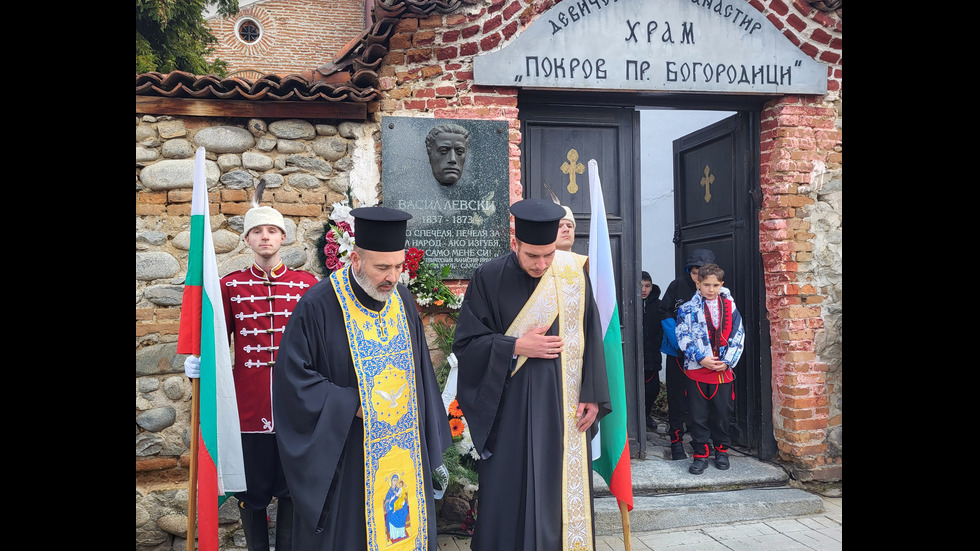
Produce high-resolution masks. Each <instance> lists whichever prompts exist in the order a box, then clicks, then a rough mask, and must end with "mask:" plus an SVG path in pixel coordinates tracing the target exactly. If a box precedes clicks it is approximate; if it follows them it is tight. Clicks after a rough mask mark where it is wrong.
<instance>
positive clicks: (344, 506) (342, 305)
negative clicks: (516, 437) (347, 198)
mask: <svg viewBox="0 0 980 551" xmlns="http://www.w3.org/2000/svg"><path fill="white" fill-rule="evenodd" d="M351 214H352V215H353V216H354V219H355V226H354V230H355V235H356V241H355V245H356V247H355V249H354V251H353V252H352V253H351V264H350V266H348V267H346V268H343V269H340V270H337V271H335V272H334V273H333V274H331V276H330V277H329V278H326V279H324V280H323V281H321V282H320V283H318V284H317V285H315V286H314V287H313V288H312V289H310V290H309V291H307V293H306V295H304V297H303V299H302V300H301V301H300V302H299V304H298V305H297V307H296V309H295V310H294V311H293V315H292V316H291V318H290V320H289V325H288V328H287V330H286V332H285V335H284V336H283V339H282V342H281V344H280V349H279V356H278V358H277V362H276V366H275V374H274V379H273V404H274V410H273V413H274V415H275V416H276V428H277V431H276V434H277V436H278V439H279V452H280V456H281V459H282V465H283V472H284V473H285V475H286V480H287V482H288V484H289V488H290V492H291V495H292V496H293V502H294V505H295V507H294V520H293V527H294V528H293V549H294V550H296V551H314V550H315V551H325V550H345V551H346V550H356V551H359V550H362V549H380V550H385V549H392V550H402V549H405V550H423V549H428V550H436V549H437V548H438V544H437V542H436V513H435V509H434V507H433V495H432V479H431V472H432V471H433V470H435V469H437V468H441V466H442V452H443V451H445V450H446V448H448V447H449V446H450V445H451V444H452V437H451V435H450V431H449V424H448V419H447V416H446V411H445V409H444V408H443V404H442V400H441V398H440V395H439V388H438V386H437V385H436V380H435V374H434V372H433V369H432V364H431V362H430V359H429V350H428V347H427V346H426V342H425V336H424V332H423V330H422V323H421V320H420V319H419V315H418V312H417V310H416V309H415V302H414V299H413V298H412V295H411V293H409V291H408V289H407V288H405V286H404V285H400V284H398V283H397V281H398V276H399V274H400V272H401V269H402V264H403V263H404V260H405V228H406V222H407V220H408V219H409V218H411V215H409V214H408V213H405V212H402V211H399V210H395V209H389V208H384V207H369V208H358V209H354V210H353V211H351Z"/></svg>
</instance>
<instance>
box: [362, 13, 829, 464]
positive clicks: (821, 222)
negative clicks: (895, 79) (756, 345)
mask: <svg viewBox="0 0 980 551" xmlns="http://www.w3.org/2000/svg"><path fill="white" fill-rule="evenodd" d="M556 4H559V2H557V1H555V0H485V1H484V2H480V3H477V5H476V6H473V7H470V8H466V9H463V10H461V11H459V12H457V13H454V14H450V15H433V16H429V17H424V18H407V19H403V20H402V21H401V22H400V23H399V24H398V27H397V29H396V32H395V34H394V35H393V36H392V39H391V42H390V47H391V50H390V52H389V54H388V56H387V58H386V59H385V61H384V63H383V65H382V67H381V68H380V69H379V74H380V75H381V77H382V78H381V88H382V89H383V91H384V92H385V98H384V99H383V100H382V101H381V102H380V104H379V109H378V111H377V113H376V115H378V116H380V115H398V116H429V117H435V118H461V119H499V120H507V121H509V122H510V187H511V190H510V193H511V199H512V201H513V200H517V199H519V198H520V197H521V195H522V192H523V189H522V185H521V181H520V178H521V175H520V169H521V167H520V143H521V133H520V126H519V123H518V120H517V116H518V105H517V89H516V88H508V87H486V86H477V85H474V84H473V82H472V79H473V56H475V55H477V54H480V53H483V52H488V51H492V50H495V49H497V48H500V47H503V46H505V45H506V44H507V43H508V42H509V41H510V40H511V39H512V38H514V37H515V36H516V35H517V34H519V33H520V31H521V30H522V29H523V28H524V27H526V26H527V25H528V24H529V23H530V22H531V21H532V20H534V19H535V18H536V17H538V16H539V15H540V14H542V13H543V12H545V11H547V10H548V9H549V8H552V7H554V6H555V5H556ZM751 4H752V5H753V6H754V7H755V8H756V9H758V10H759V11H760V12H762V13H764V14H765V15H766V17H767V18H768V19H769V21H771V22H772V23H773V24H774V25H775V26H776V27H777V28H778V29H780V30H782V31H783V33H784V35H786V36H787V37H788V38H789V39H790V40H791V41H792V42H793V43H794V44H796V45H797V46H798V47H799V48H800V49H801V50H802V51H804V52H806V53H807V54H808V55H810V56H811V57H813V58H814V59H816V60H818V61H820V62H822V63H824V64H827V65H828V66H829V69H828V94H827V95H826V96H822V97H818V96H788V97H784V98H780V99H778V100H775V101H772V102H770V103H769V104H767V105H766V106H765V109H764V110H763V113H762V136H761V154H762V164H761V167H760V173H761V186H762V191H763V196H764V205H763V208H762V210H761V212H760V215H759V216H760V220H759V223H760V242H761V247H760V248H761V253H762V256H763V260H764V267H765V274H766V275H765V277H766V282H765V283H766V305H767V307H768V310H769V321H770V324H771V338H772V342H773V343H774V344H773V348H772V364H773V382H772V383H773V384H772V389H773V404H774V405H773V423H774V426H775V431H774V432H775V437H776V440H777V445H778V449H779V454H780V457H781V458H782V459H784V460H786V461H788V462H790V463H791V464H792V465H793V468H794V470H795V471H796V472H795V474H796V476H797V477H798V478H801V479H839V478H840V477H841V461H842V452H841V443H840V434H841V429H842V413H841V400H842V386H841V384H842V377H841V367H840V364H841V359H840V356H841V337H840V333H839V327H840V310H841V304H840V294H841V281H840V280H841V267H840V243H839V236H840V231H841V226H840V189H839V188H840V181H841V175H842V162H841V151H842V150H841V123H842V99H841V98H842V82H843V78H842V65H841V61H842V58H841V52H842V21H841V19H840V17H838V16H837V15H836V14H832V13H830V14H828V13H823V12H819V11H816V10H814V9H813V8H811V7H810V6H809V5H808V4H807V3H805V2H803V1H802V0H795V1H793V2H788V1H785V0H753V1H752V2H751ZM828 236H829V237H828ZM834 236H836V237H834ZM818 249H819V250H818Z"/></svg>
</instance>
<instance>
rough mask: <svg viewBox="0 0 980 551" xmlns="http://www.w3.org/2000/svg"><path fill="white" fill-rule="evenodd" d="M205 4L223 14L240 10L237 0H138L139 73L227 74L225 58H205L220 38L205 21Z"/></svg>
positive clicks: (137, 60)
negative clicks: (222, 59) (210, 60)
mask: <svg viewBox="0 0 980 551" xmlns="http://www.w3.org/2000/svg"><path fill="white" fill-rule="evenodd" d="M205 5H215V6H217V7H218V13H220V14H221V15H233V14H235V13H237V12H238V0H136V74H140V73H147V72H151V71H159V72H161V73H169V72H171V71H178V70H179V71H187V72H189V73H193V74H195V75H206V74H217V75H220V76H224V75H225V74H226V73H227V64H226V63H225V62H224V61H221V60H215V61H214V62H213V63H211V62H208V60H207V59H205V56H207V55H208V54H210V53H211V52H213V51H214V44H215V43H216V42H217V39H215V37H214V35H212V34H211V30H210V29H209V28H208V26H207V23H205V21H204V14H203V11H204V7H205Z"/></svg>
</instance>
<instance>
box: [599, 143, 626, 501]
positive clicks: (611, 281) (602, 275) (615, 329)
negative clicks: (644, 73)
mask: <svg viewBox="0 0 980 551" xmlns="http://www.w3.org/2000/svg"><path fill="white" fill-rule="evenodd" d="M589 193H590V194H591V195H592V219H591V221H590V223H589V281H590V282H591V283H592V292H593V293H594V294H595V302H596V306H598V308H599V322H600V324H601V325H602V348H603V350H604V351H605V353H606V377H607V378H608V380H609V396H610V400H611V401H612V412H611V413H609V415H606V416H605V417H603V418H602V420H601V421H599V434H598V435H597V436H596V438H597V439H598V440H599V450H600V453H599V454H598V456H597V457H596V458H595V459H593V461H592V469H593V470H595V472H597V473H599V475H600V476H602V478H603V479H605V481H606V484H608V485H609V490H610V491H611V492H612V494H613V495H614V496H616V499H617V500H619V501H620V502H621V503H625V504H626V507H627V509H628V510H630V511H632V510H633V477H632V475H631V474H630V448H629V442H628V439H627V436H626V385H625V382H624V376H623V338H622V332H621V331H620V329H619V306H618V305H617V302H616V278H615V273H614V272H613V261H612V251H611V250H610V248H609V227H608V226H607V225H606V204H605V202H603V200H602V186H601V185H600V183H599V168H598V164H597V163H596V162H595V159H592V160H590V161H589ZM593 446H594V443H593ZM593 455H596V454H593Z"/></svg>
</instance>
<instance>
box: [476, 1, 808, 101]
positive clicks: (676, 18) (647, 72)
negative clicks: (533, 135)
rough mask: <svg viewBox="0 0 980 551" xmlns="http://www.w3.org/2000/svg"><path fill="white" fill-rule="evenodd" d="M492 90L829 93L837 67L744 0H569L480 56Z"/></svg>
mask: <svg viewBox="0 0 980 551" xmlns="http://www.w3.org/2000/svg"><path fill="white" fill-rule="evenodd" d="M474 82H475V83H476V84H481V85H487V86H517V87H524V88H561V89H577V90H616V91H656V92H712V93H729V94H730V93H735V94H779V95H784V94H825V93H827V67H826V66H825V65H823V64H820V63H817V62H816V61H814V60H813V59H811V58H810V57H809V56H807V55H806V54H804V53H803V52H802V51H800V49H799V48H797V47H796V46H795V45H793V43H791V42H790V41H789V39H787V38H786V37H785V36H783V34H782V33H781V32H780V31H779V30H777V29H776V28H775V27H774V26H773V25H772V23H770V22H769V20H768V19H766V18H765V16H764V15H763V14H761V13H759V11H758V10H756V9H755V8H753V7H752V6H751V5H749V3H748V2H745V1H743V0H565V1H564V2H561V3H560V4H558V5H556V6H554V7H553V8H551V9H550V10H548V11H546V12H545V13H543V14H542V15H541V16H540V17H538V18H537V19H535V20H534V21H533V22H532V23H531V24H530V25H529V26H528V27H527V28H526V29H524V31H523V32H522V33H521V34H520V35H519V36H518V37H517V38H516V39H514V41H513V42H511V43H510V44H508V45H507V46H506V47H504V48H502V49H500V50H498V51H496V52H492V53H489V54H484V55H480V56H477V57H476V58H475V59H474Z"/></svg>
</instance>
